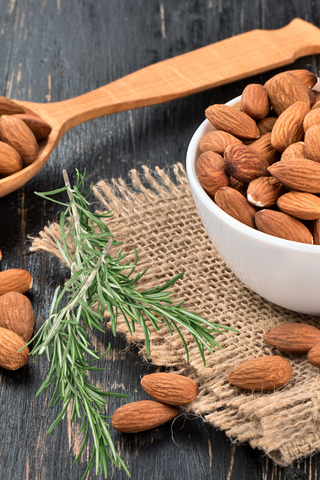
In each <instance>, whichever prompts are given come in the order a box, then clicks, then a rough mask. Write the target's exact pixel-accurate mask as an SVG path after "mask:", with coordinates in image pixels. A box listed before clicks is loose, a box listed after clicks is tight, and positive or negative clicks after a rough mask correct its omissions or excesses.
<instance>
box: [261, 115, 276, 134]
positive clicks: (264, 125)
mask: <svg viewBox="0 0 320 480" xmlns="http://www.w3.org/2000/svg"><path fill="white" fill-rule="evenodd" d="M276 121H277V117H267V118H264V119H263V120H260V122H259V123H258V124H257V127H258V129H259V132H260V135H265V134H266V133H270V132H272V129H273V126H274V124H275V123H276Z"/></svg>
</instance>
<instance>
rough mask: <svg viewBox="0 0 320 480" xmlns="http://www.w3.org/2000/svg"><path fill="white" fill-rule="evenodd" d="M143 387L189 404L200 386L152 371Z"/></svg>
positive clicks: (166, 398) (154, 394) (161, 399)
mask: <svg viewBox="0 0 320 480" xmlns="http://www.w3.org/2000/svg"><path fill="white" fill-rule="evenodd" d="M319 332H320V331H319ZM141 387H142V388H143V389H144V390H145V391H146V392H147V393H148V394H149V395H151V397H153V398H155V399H156V400H158V401H159V402H163V403H166V404H167V405H182V406H183V405H188V403H191V402H193V400H195V399H196V397H197V396H198V394H199V387H198V385H197V384H196V382H194V381H193V380H192V379H191V378H188V377H184V376H182V375H177V374H175V373H151V374H150V375H146V376H145V377H143V379H142V380H141Z"/></svg>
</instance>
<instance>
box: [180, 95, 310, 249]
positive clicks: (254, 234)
mask: <svg viewBox="0 0 320 480" xmlns="http://www.w3.org/2000/svg"><path fill="white" fill-rule="evenodd" d="M240 100H241V95H239V96H238V97H235V98H233V99H232V100H230V101H229V102H227V103H226V104H225V105H227V106H232V105H233V104H234V103H236V102H238V101H240ZM210 127H211V129H212V130H214V127H213V126H212V125H211V123H210V122H209V121H208V120H207V119H205V120H204V121H203V122H202V123H201V124H200V125H199V127H198V128H197V130H196V131H195V132H194V134H193V136H192V138H191V140H190V142H189V145H188V149H187V154H186V171H187V176H188V180H189V183H190V186H191V189H192V190H193V192H194V194H195V195H196V196H197V197H198V199H199V200H200V201H201V203H202V204H203V205H204V206H205V207H206V208H207V210H209V211H210V212H211V213H212V214H213V215H215V216H216V217H218V218H219V219H220V220H222V221H223V222H224V223H226V224H227V225H229V226H230V227H231V228H233V229H234V230H237V231H239V232H240V233H242V234H243V235H245V236H248V237H251V238H253V239H256V240H258V241H260V242H262V243H267V244H270V245H274V246H276V247H280V248H283V249H285V250H290V251H299V252H307V253H316V254H318V255H319V254H320V245H314V244H312V245H310V244H308V243H300V242H293V241H292V240H285V239H283V238H278V237H274V236H272V235H269V234H267V233H263V232H260V231H259V230H255V229H253V228H251V227H249V226H247V225H245V224H244V223H241V222H240V221H239V220H236V219H235V218H233V217H231V215H229V214H228V213H226V212H224V211H223V210H221V208H219V207H218V205H216V204H215V203H214V202H213V200H211V198H210V197H209V196H208V195H207V193H206V192H205V191H204V189H203V188H202V186H201V185H200V182H199V180H198V177H197V175H196V170H195V163H196V160H197V158H196V153H197V149H198V146H199V142H200V139H201V138H202V137H203V135H204V133H203V131H204V130H206V129H207V130H208V128H210ZM208 131H209V130H208Z"/></svg>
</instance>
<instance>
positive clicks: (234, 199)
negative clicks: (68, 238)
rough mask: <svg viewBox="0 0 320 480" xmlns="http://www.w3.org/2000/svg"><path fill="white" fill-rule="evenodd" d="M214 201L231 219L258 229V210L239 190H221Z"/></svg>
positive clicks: (224, 188)
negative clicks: (255, 218)
mask: <svg viewBox="0 0 320 480" xmlns="http://www.w3.org/2000/svg"><path fill="white" fill-rule="evenodd" d="M214 201H215V202H216V204H217V205H218V207H220V208H221V210H223V211H224V212H226V213H227V214H228V215H230V216H231V217H233V218H235V219H236V220H238V221H239V222H241V223H244V224H245V225H248V227H251V228H256V226H255V221H254V216H255V213H256V210H255V208H254V207H253V206H252V205H250V203H249V202H248V200H247V199H246V198H245V197H244V196H243V195H242V194H241V193H240V192H238V191H237V190H234V189H233V188H230V187H223V188H220V190H218V191H217V193H216V194H215V196H214Z"/></svg>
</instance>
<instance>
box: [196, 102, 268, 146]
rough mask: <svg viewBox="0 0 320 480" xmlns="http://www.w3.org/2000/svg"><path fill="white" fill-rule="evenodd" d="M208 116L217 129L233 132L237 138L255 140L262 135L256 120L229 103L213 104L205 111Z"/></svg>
mask: <svg viewBox="0 0 320 480" xmlns="http://www.w3.org/2000/svg"><path fill="white" fill-rule="evenodd" d="M205 115H206V118H207V119H208V120H209V122H210V123H211V124H212V125H213V126H214V127H215V128H216V129H217V130H223V131H224V132H228V133H231V135H234V136H235V137H236V138H239V139H241V140H242V139H246V140H254V139H255V138H259V137H260V132H259V129H258V127H257V124H256V122H255V121H254V120H253V119H252V118H251V117H249V115H246V114H245V113H243V112H240V111H239V110H237V109H236V108H233V107H230V106H228V105H222V104H216V105H211V106H210V107H208V108H207V109H206V111H205Z"/></svg>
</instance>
